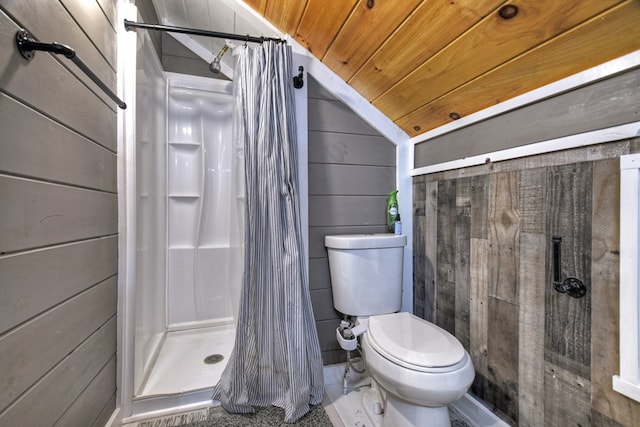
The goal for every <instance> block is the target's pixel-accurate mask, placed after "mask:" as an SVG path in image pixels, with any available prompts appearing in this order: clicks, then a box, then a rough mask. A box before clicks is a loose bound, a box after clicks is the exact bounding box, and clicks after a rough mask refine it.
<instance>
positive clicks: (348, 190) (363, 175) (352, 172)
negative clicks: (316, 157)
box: [308, 163, 396, 196]
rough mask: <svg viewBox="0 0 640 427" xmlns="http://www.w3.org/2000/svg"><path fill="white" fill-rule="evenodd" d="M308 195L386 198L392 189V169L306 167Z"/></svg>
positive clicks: (321, 165) (334, 165)
mask: <svg viewBox="0 0 640 427" xmlns="http://www.w3.org/2000/svg"><path fill="white" fill-rule="evenodd" d="M308 171H309V172H308V173H309V194H310V195H314V196H318V195H336V196H360V195H367V196H370V195H387V194H389V193H390V192H391V191H393V190H394V189H395V188H396V184H395V177H396V168H395V167H394V166H360V165H357V166H356V165H336V164H316V163H310V164H309V169H308Z"/></svg>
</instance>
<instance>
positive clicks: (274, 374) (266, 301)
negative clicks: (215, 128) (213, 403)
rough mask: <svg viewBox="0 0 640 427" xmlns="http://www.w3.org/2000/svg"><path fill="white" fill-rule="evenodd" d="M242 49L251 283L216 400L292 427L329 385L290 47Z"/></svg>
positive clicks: (237, 99)
mask: <svg viewBox="0 0 640 427" xmlns="http://www.w3.org/2000/svg"><path fill="white" fill-rule="evenodd" d="M236 50H239V52H234V55H236V57H237V59H236V67H235V70H234V103H235V106H234V108H235V110H234V128H235V129H234V130H235V134H236V138H239V141H241V147H242V150H243V151H244V153H243V154H244V167H245V198H246V200H245V227H244V229H245V233H244V245H245V249H244V254H245V256H244V274H243V283H242V293H241V297H240V307H239V313H238V324H237V331H236V340H235V345H234V349H233V352H232V354H231V357H230V359H229V361H228V364H227V366H226V368H225V370H224V372H223V374H222V377H221V379H220V382H219V383H218V384H217V385H216V387H215V390H214V394H213V398H214V399H216V400H220V401H221V403H222V406H223V407H224V408H225V409H226V410H227V411H229V412H234V413H252V412H254V406H269V405H274V406H277V407H280V408H283V409H284V411H285V419H284V421H285V422H288V423H292V422H295V421H296V420H297V419H299V418H300V417H302V416H303V415H304V414H306V413H307V412H308V411H309V409H310V407H309V405H316V404H319V403H320V402H321V401H322V395H323V392H324V385H323V374H322V359H321V356H320V344H319V342H318V335H317V333H316V328H315V322H314V318H313V312H312V308H311V299H310V296H309V288H308V279H307V276H306V261H305V257H304V249H303V241H302V233H301V224H300V210H299V195H298V170H297V167H298V158H297V146H296V126H295V117H294V99H293V88H292V78H291V77H292V76H293V74H292V72H291V47H290V46H286V45H283V44H278V43H275V42H265V43H263V44H262V45H261V46H259V47H257V48H255V49H252V48H248V47H246V46H243V47H238V48H236Z"/></svg>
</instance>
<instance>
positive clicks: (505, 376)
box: [487, 297, 519, 425]
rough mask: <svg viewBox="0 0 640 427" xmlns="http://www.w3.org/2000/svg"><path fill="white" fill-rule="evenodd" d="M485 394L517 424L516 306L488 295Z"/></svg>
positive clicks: (517, 336) (517, 337)
mask: <svg viewBox="0 0 640 427" xmlns="http://www.w3.org/2000/svg"><path fill="white" fill-rule="evenodd" d="M488 328H489V331H490V333H489V334H488V336H487V349H488V350H487V353H488V354H487V370H488V371H489V375H488V377H487V380H488V381H489V384H488V386H489V387H488V390H487V397H488V400H489V401H490V402H492V403H493V404H494V405H496V406H497V407H498V408H499V409H500V411H501V412H503V413H504V415H505V416H506V417H507V418H508V419H509V420H510V421H511V422H513V423H514V424H516V425H517V424H518V357H519V348H518V340H519V335H518V306H517V305H514V304H511V303H510V302H507V301H503V300H500V299H498V298H493V297H489V319H488Z"/></svg>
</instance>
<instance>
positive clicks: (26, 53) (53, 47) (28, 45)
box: [16, 30, 76, 61]
mask: <svg viewBox="0 0 640 427" xmlns="http://www.w3.org/2000/svg"><path fill="white" fill-rule="evenodd" d="M16 45H17V46H18V50H19V51H20V55H22V57H23V58H24V59H27V60H29V61H31V60H32V59H33V57H34V56H35V51H36V50H41V51H45V52H51V53H55V54H57V55H63V56H65V57H67V58H69V59H73V58H74V57H75V56H76V51H75V50H73V49H71V48H70V47H69V46H67V45H64V44H60V43H55V42H54V43H41V42H38V41H35V40H34V39H33V38H32V37H31V35H30V34H29V33H28V32H27V31H25V30H19V31H18V32H17V33H16Z"/></svg>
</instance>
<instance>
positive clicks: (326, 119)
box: [309, 78, 402, 364]
mask: <svg viewBox="0 0 640 427" xmlns="http://www.w3.org/2000/svg"><path fill="white" fill-rule="evenodd" d="M395 175H396V171H395V147H394V146H393V144H391V143H390V142H388V141H387V140H385V139H384V138H383V137H381V136H380V135H379V134H378V133H377V132H376V131H375V130H373V129H372V128H371V127H370V126H369V125H367V124H366V123H364V122H363V121H362V120H361V119H360V118H359V117H358V116H356V115H355V114H354V113H353V112H352V111H351V110H349V109H348V108H347V107H346V106H345V105H344V104H342V103H341V102H339V101H337V100H336V99H335V98H334V97H333V96H332V95H330V94H329V93H327V92H326V91H325V90H324V89H323V88H322V87H321V86H319V85H318V83H317V82H315V80H313V79H312V78H309V282H310V283H309V286H310V289H311V301H312V304H313V308H314V315H315V318H316V327H317V330H318V335H319V338H320V347H321V349H322V358H323V361H324V363H325V364H331V363H338V362H342V361H344V360H345V352H344V351H343V350H341V349H340V347H339V346H338V343H337V341H336V339H335V329H336V327H337V325H338V323H339V319H341V318H342V316H341V314H340V313H338V312H336V311H335V310H334V308H333V296H332V293H331V279H330V274H329V263H328V260H327V250H326V248H325V246H324V236H326V235H328V234H350V233H382V232H384V231H385V230H386V225H385V224H386V216H385V207H386V203H387V195H388V193H389V192H391V191H393V190H394V189H395ZM400 203H402V195H400Z"/></svg>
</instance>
